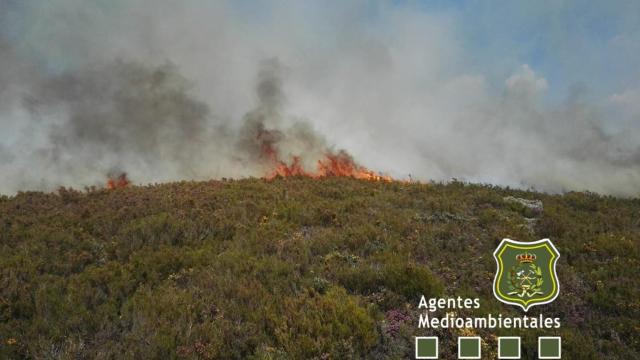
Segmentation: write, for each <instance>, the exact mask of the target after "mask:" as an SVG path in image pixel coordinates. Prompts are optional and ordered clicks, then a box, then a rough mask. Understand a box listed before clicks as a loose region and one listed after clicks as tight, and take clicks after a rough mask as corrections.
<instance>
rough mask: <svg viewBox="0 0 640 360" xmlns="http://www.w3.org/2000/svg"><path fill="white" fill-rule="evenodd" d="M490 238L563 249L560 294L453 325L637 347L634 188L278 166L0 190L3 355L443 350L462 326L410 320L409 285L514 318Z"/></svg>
mask: <svg viewBox="0 0 640 360" xmlns="http://www.w3.org/2000/svg"><path fill="white" fill-rule="evenodd" d="M506 196H516V197H520V198H526V199H539V200H542V202H543V204H544V211H543V212H542V214H533V213H531V210H530V209H528V208H526V207H524V206H522V205H520V204H517V203H513V202H506V201H504V197H506ZM528 219H534V220H528ZM503 237H509V238H512V239H517V240H521V241H530V240H538V239H541V238H543V237H549V238H551V239H552V241H553V242H554V244H555V245H556V247H557V248H558V250H559V251H560V253H561V258H560V260H559V263H558V266H557V268H558V272H559V277H560V283H561V288H560V296H559V297H558V298H557V300H556V301H555V302H553V303H552V304H548V305H543V306H537V307H534V308H533V309H532V310H530V311H529V314H530V315H532V316H537V315H538V314H540V312H542V313H543V314H544V315H545V316H547V317H556V316H557V317H560V318H561V321H562V327H561V328H560V329H557V330H556V329H553V330H504V329H503V330H473V331H469V330H465V331H464V332H465V335H469V334H470V333H474V334H477V335H480V336H482V338H483V354H484V355H485V356H487V358H489V357H490V356H493V357H492V358H495V352H496V350H497V344H496V336H497V335H520V336H522V337H523V340H522V342H523V347H524V348H523V351H524V353H523V358H533V354H534V351H535V348H536V337H537V336H538V335H561V336H562V339H563V351H562V355H563V358H566V359H634V358H635V359H637V358H639V357H640V336H639V333H640V290H639V289H640V264H639V260H640V254H639V252H640V250H639V249H640V200H639V199H617V198H612V197H603V196H598V195H594V194H589V193H568V194H565V195H562V196H561V195H547V194H540V193H535V192H526V191H516V190H509V189H502V188H498V187H492V186H481V185H468V184H462V183H459V182H454V183H450V184H447V185H443V184H405V183H398V182H392V183H387V182H369V181H361V180H354V179H350V178H327V179H321V180H314V179H306V178H287V179H275V180H272V181H265V180H259V179H247V180H239V181H231V180H227V181H210V182H181V183H171V184H162V185H150V186H144V187H138V186H131V187H127V188H123V189H116V190H97V189H93V190H87V191H75V190H70V189H60V190H59V191H58V192H57V193H49V194H47V193H39V192H25V193H20V194H17V195H16V196H12V197H6V196H5V197H0V253H1V256H0V358H2V359H5V358H7V359H22V358H34V359H44V358H54V359H120V358H124V359H146V358H156V359H171V358H178V359H314V358H315V359H350V358H368V359H397V358H412V357H413V354H414V347H413V346H414V342H413V336H416V335H438V336H439V337H440V344H441V346H440V347H441V353H442V354H441V357H442V358H453V357H455V355H454V353H453V352H454V351H455V339H456V337H457V336H458V335H460V334H461V333H462V332H461V331H460V330H438V331H433V330H425V329H417V325H418V313H419V312H418V309H417V305H418V301H419V297H420V295H422V294H424V295H426V296H428V297H429V296H432V297H435V296H438V297H456V296H463V297H479V298H480V299H481V305H482V306H481V307H480V309H477V310H461V311H460V313H461V314H459V315H463V314H466V315H474V314H475V315H483V314H488V313H493V314H497V313H502V314H503V315H504V316H519V315H522V312H521V310H519V308H516V307H513V306H508V305H504V304H502V303H499V302H498V301H497V300H496V299H495V298H494V297H493V294H492V290H491V286H492V280H493V274H494V270H495V262H494V259H493V257H492V252H493V250H494V249H495V247H496V246H497V244H498V243H499V241H500V240H501V239H502V238H503Z"/></svg>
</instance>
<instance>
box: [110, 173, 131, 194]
mask: <svg viewBox="0 0 640 360" xmlns="http://www.w3.org/2000/svg"><path fill="white" fill-rule="evenodd" d="M130 183H131V181H129V179H128V178H127V174H126V173H122V174H120V175H118V176H116V177H112V176H110V177H109V179H108V180H107V189H109V190H113V189H119V188H123V187H126V186H127V185H129V184H130Z"/></svg>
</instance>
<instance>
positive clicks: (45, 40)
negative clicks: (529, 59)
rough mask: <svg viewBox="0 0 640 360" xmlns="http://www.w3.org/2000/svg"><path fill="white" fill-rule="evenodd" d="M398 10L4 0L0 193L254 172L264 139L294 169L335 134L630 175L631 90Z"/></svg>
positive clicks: (635, 176) (447, 153)
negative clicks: (561, 87) (488, 57)
mask: <svg viewBox="0 0 640 360" xmlns="http://www.w3.org/2000/svg"><path fill="white" fill-rule="evenodd" d="M415 10H416V9H413V8H411V7H407V6H391V5H388V6H387V5H380V4H375V5H371V4H365V3H360V2H357V1H356V2H351V3H349V4H344V3H343V2H335V3H331V2H328V3H327V4H324V2H323V4H320V3H316V4H313V3H312V4H308V3H302V2H301V3H296V4H293V5H292V4H283V3H279V2H271V1H265V2H258V3H255V4H252V5H248V4H245V3H243V2H213V3H208V4H202V3H196V2H188V1H187V2H170V1H166V2H165V1H148V0H136V1H127V2H124V1H115V2H112V3H110V4H109V5H105V4H102V3H87V2H85V1H79V0H57V1H51V2H47V3H46V4H44V3H41V2H30V1H26V2H8V3H4V4H3V5H1V6H0V12H1V13H2V15H0V127H1V128H2V131H1V132H0V174H2V176H1V177H0V193H13V192H16V191H19V190H26V189H43V190H51V189H55V188H56V187H57V186H61V185H63V186H74V187H83V186H87V185H99V186H102V185H103V184H104V183H105V180H106V178H107V177H108V176H114V174H116V175H115V176H117V174H119V173H123V172H126V173H127V174H128V177H129V178H130V179H131V181H133V182H134V183H141V184H144V183H152V182H162V181H172V180H181V179H208V178H220V177H246V176H264V175H265V174H266V172H268V171H269V170H270V166H272V159H270V158H269V155H268V154H269V152H270V151H273V152H274V153H275V154H276V155H277V158H278V159H282V160H283V161H287V162H290V161H293V159H294V158H296V157H300V159H302V160H301V161H302V162H303V163H302V166H303V167H304V168H305V169H308V170H310V169H312V168H313V167H314V166H315V165H316V163H317V161H318V160H319V159H321V158H322V156H323V155H324V153H325V152H331V153H337V152H338V151H339V150H335V149H345V150H346V151H347V152H348V153H350V154H351V155H353V157H354V158H355V159H356V160H357V161H358V162H359V163H361V164H363V165H365V166H367V167H369V168H371V169H374V170H377V171H382V172H385V173H388V174H390V175H392V176H395V177H398V178H407V177H408V176H409V175H411V177H412V178H414V179H420V180H425V181H426V180H430V179H433V180H448V179H451V178H454V177H455V178H458V179H464V180H469V181H474V182H486V183H494V184H500V185H509V186H516V187H521V188H536V189H538V190H543V191H549V192H563V191H569V190H590V191H596V192H600V193H606V194H614V195H623V196H637V195H638V194H639V193H640V130H639V129H638V127H637V126H635V125H633V124H634V122H633V121H629V120H628V119H630V118H633V116H637V111H635V112H633V113H630V111H633V109H635V108H634V107H633V106H628V104H630V103H633V101H630V100H629V98H632V97H633V96H632V95H633V94H637V91H635V90H624V91H623V90H621V91H620V92H619V93H616V94H613V95H611V96H610V97H608V98H606V99H605V100H606V101H599V100H597V99H594V98H593V97H592V96H590V95H589V86H590V85H592V84H591V83H590V82H589V80H590V79H588V78H585V79H583V81H584V83H583V85H579V84H578V85H576V86H574V87H572V88H571V89H569V90H568V92H567V94H566V96H565V97H564V99H562V100H560V101H550V100H549V92H550V88H551V86H552V83H551V82H550V81H549V80H548V79H546V78H545V77H544V76H543V75H542V74H541V73H539V71H536V69H535V67H534V66H530V65H526V64H523V63H520V62H515V61H500V64H501V66H502V67H501V71H498V72H496V71H493V70H491V71H489V70H487V71H483V69H482V68H479V67H478V66H476V64H473V62H472V60H470V57H469V56H468V55H469V54H468V53H467V52H466V50H465V46H464V44H462V43H461V42H460V41H459V40H458V37H457V34H456V26H455V25H456V22H455V18H454V17H452V16H451V15H450V14H447V13H446V12H440V13H429V12H424V11H415ZM367 14H368V15H367ZM372 14H373V15H372ZM556 97H557V96H556ZM618 105H619V107H618ZM622 105H625V106H626V107H622ZM612 124H614V125H612ZM265 150H268V151H265Z"/></svg>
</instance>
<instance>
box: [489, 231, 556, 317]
mask: <svg viewBox="0 0 640 360" xmlns="http://www.w3.org/2000/svg"><path fill="white" fill-rule="evenodd" d="M539 244H543V245H542V247H546V248H547V249H548V250H549V252H551V255H552V256H553V257H552V259H551V262H550V264H549V272H550V274H551V280H552V283H553V290H552V292H551V295H548V296H547V297H545V298H543V299H541V300H542V301H540V300H536V299H533V300H526V301H525V300H522V299H518V298H513V297H508V296H505V295H503V294H502V293H501V292H500V289H499V287H498V279H499V278H502V273H503V271H504V266H502V259H501V258H500V257H499V254H498V252H501V251H502V250H503V249H504V248H506V247H507V246H508V245H510V246H512V247H514V248H516V249H520V250H530V249H532V248H537V247H540V246H536V245H539ZM493 258H494V259H495V260H496V275H495V276H494V278H493V295H494V296H495V297H496V299H498V300H499V301H501V302H503V303H505V304H509V305H517V306H520V307H521V308H522V310H524V312H527V311H529V308H531V307H532V306H536V305H544V304H548V303H550V302H552V301H553V300H555V299H556V298H557V297H558V295H559V294H560V281H559V279H558V273H557V272H556V264H557V263H558V258H560V252H559V251H558V249H556V247H555V246H554V245H553V243H552V242H551V240H549V239H541V240H537V241H530V242H525V241H516V240H511V239H507V238H504V239H502V241H501V242H500V244H499V245H498V247H497V248H496V250H495V251H494V252H493ZM509 300H513V301H509Z"/></svg>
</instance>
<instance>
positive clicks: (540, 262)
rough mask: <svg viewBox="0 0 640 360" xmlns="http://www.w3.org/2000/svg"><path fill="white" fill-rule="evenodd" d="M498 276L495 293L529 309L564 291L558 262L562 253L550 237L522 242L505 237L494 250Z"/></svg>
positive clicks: (494, 284) (496, 277)
mask: <svg viewBox="0 0 640 360" xmlns="http://www.w3.org/2000/svg"><path fill="white" fill-rule="evenodd" d="M493 257H494V258H495V259H496V264H497V269H496V276H495V278H494V280H493V294H494V295H495V297H496V298H497V299H498V300H500V301H502V302H503V303H506V304H511V305H517V306H520V307H521V308H522V310H524V311H525V312H526V311H528V310H529V308H530V307H532V306H535V305H542V304H547V303H550V302H552V301H553V300H555V298H556V297H557V296H558V293H559V292H560V284H559V282H558V275H557V273H556V263H557V262H558V258H559V257H560V253H559V252H558V250H557V249H556V247H555V246H553V244H552V243H551V241H550V240H549V239H542V240H538V241H533V242H521V241H515V240H510V239H503V240H502V242H500V245H498V248H497V249H496V251H494V253H493Z"/></svg>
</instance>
